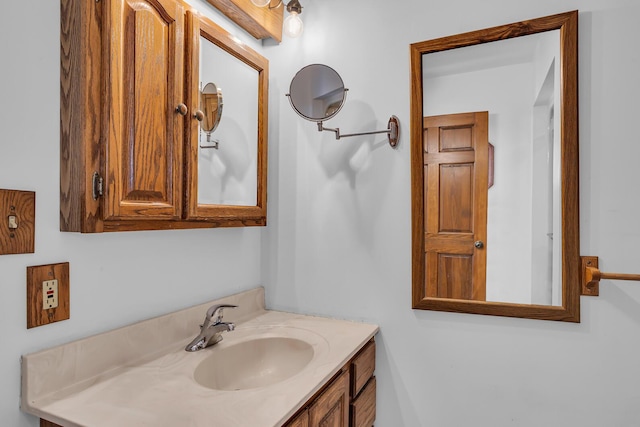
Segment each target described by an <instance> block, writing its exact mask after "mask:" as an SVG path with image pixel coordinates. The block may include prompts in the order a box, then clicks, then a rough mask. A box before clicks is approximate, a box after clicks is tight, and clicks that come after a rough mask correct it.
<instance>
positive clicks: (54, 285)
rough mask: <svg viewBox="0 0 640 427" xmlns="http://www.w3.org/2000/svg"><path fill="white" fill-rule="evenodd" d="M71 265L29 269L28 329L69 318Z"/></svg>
mask: <svg viewBox="0 0 640 427" xmlns="http://www.w3.org/2000/svg"><path fill="white" fill-rule="evenodd" d="M69 311H70V310H69V263H68V262H63V263H59V264H47V265H36V266H31V267H27V328H34V327H36V326H42V325H46V324H48V323H53V322H59V321H61V320H66V319H68V318H69Z"/></svg>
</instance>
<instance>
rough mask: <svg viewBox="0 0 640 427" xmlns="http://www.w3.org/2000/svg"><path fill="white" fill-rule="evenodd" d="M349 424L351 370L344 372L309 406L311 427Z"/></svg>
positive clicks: (331, 426)
mask: <svg viewBox="0 0 640 427" xmlns="http://www.w3.org/2000/svg"><path fill="white" fill-rule="evenodd" d="M348 425H349V372H348V371H346V372H343V373H342V375H340V376H339V377H338V378H337V379H336V380H335V381H334V382H333V383H332V384H331V385H330V386H329V387H328V388H327V389H326V390H325V391H324V392H323V393H322V394H321V395H320V396H318V398H317V399H316V400H315V401H314V402H313V404H312V405H311V407H310V408H309V426H310V427H347V426H348Z"/></svg>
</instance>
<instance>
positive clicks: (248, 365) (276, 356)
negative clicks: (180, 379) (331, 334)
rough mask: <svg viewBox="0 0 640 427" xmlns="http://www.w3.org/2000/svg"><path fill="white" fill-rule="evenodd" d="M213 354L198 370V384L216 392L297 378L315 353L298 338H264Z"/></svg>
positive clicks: (222, 348) (195, 376)
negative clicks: (295, 376)
mask: <svg viewBox="0 0 640 427" xmlns="http://www.w3.org/2000/svg"><path fill="white" fill-rule="evenodd" d="M211 353H212V354H211V356H209V357H207V358H206V359H204V360H203V361H202V362H200V364H199V365H198V366H197V367H196V369H195V371H194V378H195V380H196V382H197V383H198V384H200V385H202V386H204V387H208V388H211V389H215V390H247V389H252V388H258V387H265V386H269V385H272V384H275V383H278V382H280V381H284V380H286V379H287V378H290V377H292V376H294V375H296V374H297V373H298V372H300V371H302V370H303V369H304V368H305V366H307V365H308V364H309V362H311V359H313V354H314V351H313V347H312V346H311V344H309V343H307V342H306V341H302V340H299V339H296V338H287V337H262V338H254V339H250V340H248V341H242V342H239V343H237V344H232V345H229V346H227V347H223V346H220V347H214V348H213V349H211Z"/></svg>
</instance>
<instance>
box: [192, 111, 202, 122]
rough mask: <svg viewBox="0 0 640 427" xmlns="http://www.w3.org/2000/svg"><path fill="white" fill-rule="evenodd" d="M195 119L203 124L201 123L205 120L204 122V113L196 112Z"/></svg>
mask: <svg viewBox="0 0 640 427" xmlns="http://www.w3.org/2000/svg"><path fill="white" fill-rule="evenodd" d="M193 117H194V118H195V119H196V120H197V121H199V122H201V121H203V120H204V113H203V112H202V111H200V110H196V112H195V113H193Z"/></svg>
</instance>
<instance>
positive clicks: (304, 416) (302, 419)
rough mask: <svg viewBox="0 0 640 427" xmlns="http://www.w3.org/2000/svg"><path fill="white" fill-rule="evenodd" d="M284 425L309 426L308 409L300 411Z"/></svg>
mask: <svg viewBox="0 0 640 427" xmlns="http://www.w3.org/2000/svg"><path fill="white" fill-rule="evenodd" d="M286 427H309V410H308V409H305V410H304V411H302V412H300V413H299V414H298V415H297V416H296V417H295V418H294V419H292V420H291V421H289V422H288V423H287V425H286Z"/></svg>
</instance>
